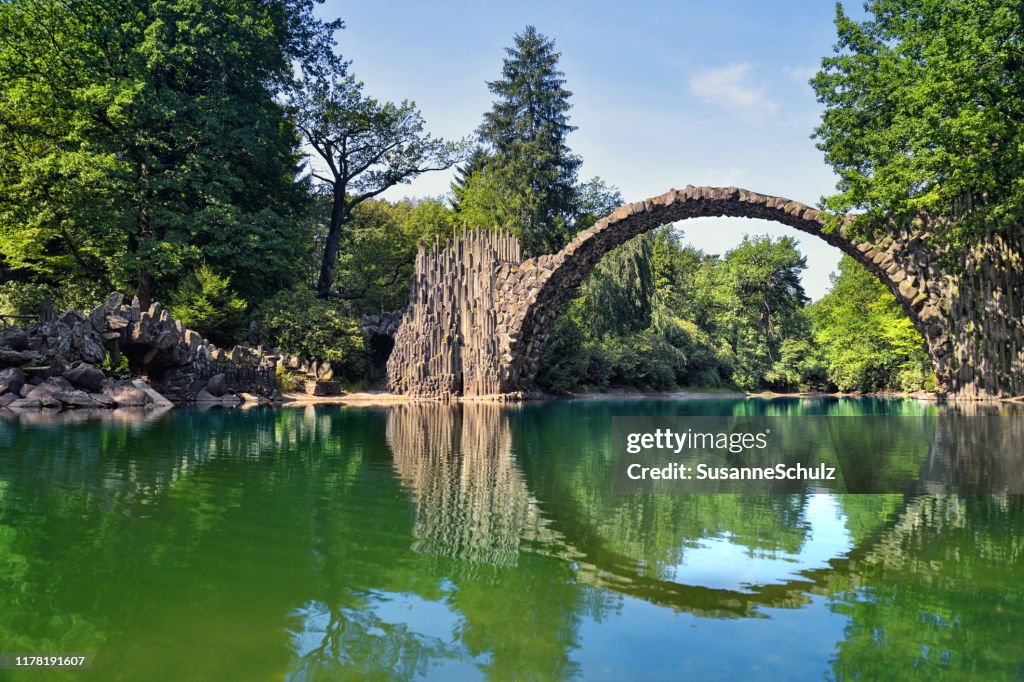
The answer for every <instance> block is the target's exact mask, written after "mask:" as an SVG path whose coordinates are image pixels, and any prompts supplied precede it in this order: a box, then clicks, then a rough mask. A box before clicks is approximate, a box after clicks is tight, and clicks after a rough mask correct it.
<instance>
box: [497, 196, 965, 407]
mask: <svg viewBox="0 0 1024 682" xmlns="http://www.w3.org/2000/svg"><path fill="white" fill-rule="evenodd" d="M697 217H732V218H760V219H764V220H770V221H774V222H777V223H781V224H783V225H788V226H790V227H793V228H796V229H797V230H800V231H801V232H805V233H807V234H811V235H814V236H816V237H818V238H820V239H823V240H824V241H826V242H828V243H829V244H831V245H833V246H835V247H836V248H838V249H840V250H841V251H843V252H844V253H846V254H849V255H850V256H852V257H853V258H854V259H856V260H857V261H858V262H859V263H861V264H862V265H863V266H864V267H866V268H867V269H868V270H869V271H870V272H871V273H872V274H874V275H875V277H877V278H878V279H879V280H880V281H881V282H882V283H883V284H885V285H886V287H888V289H889V290H890V291H891V292H892V293H893V294H894V295H895V296H896V299H897V300H898V301H899V302H900V305H901V306H902V307H903V309H904V311H906V313H907V315H908V316H909V317H910V319H911V320H912V321H913V323H914V326H915V327H916V328H917V330H918V331H919V332H920V333H921V335H922V336H923V337H924V339H925V341H926V343H927V346H928V351H929V355H930V356H931V359H932V363H933V365H934V367H935V369H936V373H937V374H939V375H940V381H941V370H942V369H943V368H944V363H943V362H942V359H943V358H945V357H946V356H947V355H948V348H946V345H947V343H948V339H947V338H946V337H945V334H944V329H943V327H942V325H941V324H936V323H937V322H938V321H939V320H940V318H941V310H942V300H941V297H940V295H939V292H938V291H937V287H932V288H929V287H928V286H927V285H926V284H925V282H926V281H927V273H928V271H929V264H928V263H927V262H926V260H927V254H926V253H925V252H924V251H923V250H922V249H920V248H919V247H920V243H921V242H920V239H918V240H916V241H914V240H913V239H908V240H907V241H902V240H895V239H892V238H888V239H886V240H884V241H883V242H882V243H880V244H870V243H866V242H861V241H857V240H854V239H852V238H850V237H849V236H847V230H846V224H845V223H844V224H843V226H841V227H840V228H839V229H837V230H834V231H827V230H826V229H825V221H824V217H823V216H822V215H821V214H820V213H819V212H818V211H817V210H816V209H814V208H811V207H809V206H806V205H805V204H802V203H800V202H797V201H792V200H789V199H786V198H783V197H776V196H769V195H765V194H759V193H757V192H751V191H748V190H745V189H739V188H735V187H724V188H719V187H693V186H687V187H686V188H685V189H682V190H670V191H669V192H666V193H665V194H662V195H660V196H656V197H653V198H651V199H646V200H644V201H638V202H636V203H632V204H626V205H624V206H621V207H619V208H618V209H616V210H615V211H614V212H613V213H612V214H611V215H609V216H607V217H605V218H604V219H602V220H600V221H598V222H597V223H596V224H594V225H593V226H592V227H590V228H589V229H587V230H584V231H582V232H580V233H579V234H577V235H576V236H575V237H574V238H573V239H572V241H570V242H569V244H567V245H566V246H565V248H563V249H562V250H561V251H559V252H557V253H554V254H548V255H543V256H539V257H537V258H533V259H530V260H527V261H524V262H523V263H522V264H520V265H519V267H518V277H510V278H508V279H506V280H504V282H503V286H502V288H501V289H500V292H499V295H498V296H497V297H496V300H497V301H500V305H502V306H503V307H504V309H505V310H506V311H513V314H512V315H511V316H510V319H509V321H508V324H507V332H506V334H507V336H506V341H507V344H508V346H507V349H506V350H507V353H506V355H507V356H508V357H510V358H511V362H510V366H509V378H510V382H511V384H512V385H515V386H520V387H531V386H532V385H533V380H534V377H535V376H536V373H537V370H538V367H539V362H540V355H541V352H542V351H543V349H544V345H545V343H546V342H547V339H548V337H549V335H550V333H551V331H552V328H553V325H554V322H555V319H557V316H558V314H559V313H560V312H561V311H562V309H563V308H564V306H565V304H566V303H567V302H568V300H569V299H570V298H572V296H573V295H574V293H573V292H574V290H575V289H576V287H577V286H578V285H579V284H580V283H581V282H582V281H583V279H584V278H585V277H586V276H587V274H588V273H589V272H590V271H591V270H592V269H593V268H594V266H596V265H597V263H598V262H599V261H600V260H601V259H602V258H603V257H604V256H605V254H607V253H608V252H609V251H611V250H612V249H614V248H616V247H618V246H620V245H622V244H624V243H625V242H627V241H629V240H630V239H632V238H634V237H636V236H638V235H640V234H643V233H645V232H648V231H650V230H653V229H655V228H657V227H659V226H661V225H665V224H668V223H674V222H679V221H683V220H686V219H689V218H697ZM915 247H918V248H915Z"/></svg>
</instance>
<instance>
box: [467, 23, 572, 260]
mask: <svg viewBox="0 0 1024 682" xmlns="http://www.w3.org/2000/svg"><path fill="white" fill-rule="evenodd" d="M505 52H506V53H507V57H506V58H505V60H504V64H503V66H502V72H501V77H500V78H499V79H498V80H496V81H492V82H489V83H488V84H487V87H488V88H490V90H491V92H492V93H494V95H495V96H496V97H497V99H496V100H495V102H494V107H493V108H492V109H491V111H489V112H487V113H486V114H484V122H483V124H481V126H480V128H479V130H478V133H479V135H480V139H481V141H482V142H483V143H485V144H486V145H488V146H489V148H490V150H491V152H492V153H491V157H490V158H489V159H488V160H487V161H486V163H485V164H484V168H483V170H481V171H478V172H477V173H475V174H473V175H471V177H470V178H469V183H468V184H469V185H472V184H473V183H474V182H475V181H482V182H484V183H485V187H486V188H487V190H486V191H482V192H479V193H477V192H471V193H469V194H468V195H467V196H459V197H458V201H459V207H460V212H461V211H462V210H463V208H464V207H466V206H467V204H468V205H470V206H472V205H473V204H474V203H477V202H479V203H481V204H482V205H483V206H482V208H477V209H470V208H467V209H466V210H467V211H468V214H467V215H466V216H463V215H460V219H465V220H467V221H468V220H469V219H470V216H473V218H474V219H478V220H479V219H481V217H483V218H484V219H489V220H490V221H491V222H481V223H479V224H480V225H481V226H483V227H492V226H500V227H509V228H511V229H512V230H513V231H514V233H515V234H517V235H518V236H519V239H520V242H521V244H522V246H523V250H524V253H525V254H526V255H527V256H533V255H537V254H539V253H549V252H552V251H555V250H557V249H558V248H560V247H561V246H562V245H563V244H564V243H565V242H566V240H567V239H568V237H569V236H570V233H571V231H572V230H571V222H572V218H573V214H574V210H575V195H576V173H577V171H578V169H579V167H580V164H581V159H580V158H579V157H578V156H575V155H574V154H572V153H571V151H570V150H569V147H568V145H567V144H566V138H567V137H568V134H569V133H570V132H572V131H573V130H575V128H574V126H572V125H570V124H569V117H568V112H569V109H570V108H571V106H572V105H570V104H569V97H570V96H571V95H572V93H571V92H569V91H568V90H566V89H565V79H564V78H563V76H564V75H565V74H564V73H562V71H560V70H559V69H558V58H559V53H558V52H556V51H555V44H554V41H552V40H549V39H548V38H546V37H544V36H543V35H541V34H540V33H539V32H538V31H537V29H535V28H534V27H533V26H527V27H526V29H525V30H524V31H523V32H522V34H518V35H516V36H515V41H514V45H513V47H510V48H506V49H505ZM480 194H482V196H479V195H480ZM473 211H476V212H478V213H482V214H483V215H482V216H478V215H474V214H473ZM470 224H472V223H470Z"/></svg>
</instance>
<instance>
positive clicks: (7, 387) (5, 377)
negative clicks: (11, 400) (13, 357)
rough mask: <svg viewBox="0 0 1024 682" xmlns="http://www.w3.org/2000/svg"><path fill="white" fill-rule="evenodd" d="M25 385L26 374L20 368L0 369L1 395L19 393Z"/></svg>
mask: <svg viewBox="0 0 1024 682" xmlns="http://www.w3.org/2000/svg"><path fill="white" fill-rule="evenodd" d="M24 385H25V373H24V372H22V371H21V369H20V368H18V367H8V368H7V369H0V394H3V393H11V394H14V393H17V392H18V391H20V390H21V387H22V386H24Z"/></svg>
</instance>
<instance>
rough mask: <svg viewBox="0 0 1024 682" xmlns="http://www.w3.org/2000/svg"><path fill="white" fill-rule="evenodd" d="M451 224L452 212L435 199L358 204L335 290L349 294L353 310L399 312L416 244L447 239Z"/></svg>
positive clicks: (404, 297)
mask: <svg viewBox="0 0 1024 682" xmlns="http://www.w3.org/2000/svg"><path fill="white" fill-rule="evenodd" d="M450 220H451V213H450V211H449V210H448V208H447V207H445V205H444V204H443V203H441V201H439V200H436V199H423V200H419V201H416V202H413V201H409V200H404V201H399V202H397V203H388V202H384V201H373V200H371V201H367V202H365V203H362V204H360V205H359V206H357V207H356V208H355V210H354V212H353V216H352V220H351V222H350V224H349V225H348V227H347V230H348V233H349V235H350V239H349V243H348V245H347V247H346V249H345V251H344V252H343V253H341V254H340V255H339V258H338V270H337V277H336V282H337V285H338V288H339V289H341V290H342V291H346V292H348V293H349V295H350V296H352V305H353V308H354V310H355V311H356V312H359V313H370V314H379V313H381V312H383V311H386V310H399V309H401V308H403V307H404V306H405V304H406V303H407V302H408V297H409V281H410V278H411V276H412V273H413V269H414V266H415V261H416V251H417V248H418V246H419V242H420V241H421V240H422V241H424V242H426V243H431V242H433V241H434V239H435V238H442V239H447V238H448V237H449V236H450V235H451V222H450Z"/></svg>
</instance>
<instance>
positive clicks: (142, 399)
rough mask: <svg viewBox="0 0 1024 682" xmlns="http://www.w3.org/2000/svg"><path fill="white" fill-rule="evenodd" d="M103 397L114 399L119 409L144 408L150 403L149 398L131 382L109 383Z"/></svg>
mask: <svg viewBox="0 0 1024 682" xmlns="http://www.w3.org/2000/svg"><path fill="white" fill-rule="evenodd" d="M103 395H105V396H109V397H111V398H113V399H114V402H115V403H117V406H118V407H144V406H145V405H146V403H148V402H149V396H148V395H146V394H145V393H144V392H143V391H140V390H139V389H137V388H136V387H135V386H134V385H133V384H132V383H131V382H130V381H108V382H107V383H106V384H104V386H103Z"/></svg>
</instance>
